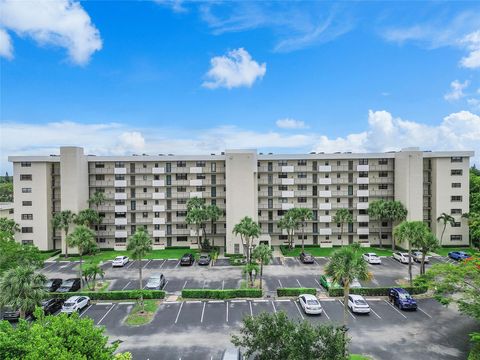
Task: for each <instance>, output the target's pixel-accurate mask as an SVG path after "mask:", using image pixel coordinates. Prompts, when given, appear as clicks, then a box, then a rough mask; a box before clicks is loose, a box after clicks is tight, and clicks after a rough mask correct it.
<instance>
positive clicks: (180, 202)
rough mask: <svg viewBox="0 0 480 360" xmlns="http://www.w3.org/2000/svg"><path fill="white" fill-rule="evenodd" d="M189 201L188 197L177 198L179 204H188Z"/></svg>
mask: <svg viewBox="0 0 480 360" xmlns="http://www.w3.org/2000/svg"><path fill="white" fill-rule="evenodd" d="M186 203H187V199H177V204H180V205H181V204H186Z"/></svg>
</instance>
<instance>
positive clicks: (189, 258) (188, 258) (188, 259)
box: [180, 254, 195, 265]
mask: <svg viewBox="0 0 480 360" xmlns="http://www.w3.org/2000/svg"><path fill="white" fill-rule="evenodd" d="M194 262H195V258H194V257H193V254H184V255H183V256H182V258H181V259H180V265H192V264H193V263H194Z"/></svg>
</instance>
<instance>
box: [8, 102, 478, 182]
mask: <svg viewBox="0 0 480 360" xmlns="http://www.w3.org/2000/svg"><path fill="white" fill-rule="evenodd" d="M19 139H21V140H19ZM478 139H480V116H479V115H476V114H474V113H472V112H469V111H460V112H456V113H452V114H450V115H448V116H446V117H445V118H444V119H443V120H442V121H441V122H440V123H438V124H433V125H426V124H423V123H419V122H415V121H409V120H404V119H401V118H395V117H394V116H393V115H392V114H391V113H390V112H388V111H384V110H382V111H372V110H370V111H369V113H368V123H367V124H366V127H365V130H364V131H360V132H358V133H351V134H346V135H345V136H339V137H336V138H332V137H328V136H325V135H324V134H321V133H315V132H312V131H304V132H303V133H299V134H288V133H287V134H286V133H282V132H275V131H267V132H258V131H253V130H248V129H242V128H240V127H237V126H221V127H217V128H210V129H203V130H198V131H196V132H195V133H191V132H186V131H185V129H179V128H177V129H172V128H159V127H157V128H132V127H129V126H127V125H121V124H117V123H108V124H82V123H76V122H72V121H63V122H52V123H47V124H28V123H15V122H3V123H2V131H1V133H0V144H1V148H0V154H1V158H0V164H1V170H0V173H4V172H5V171H6V170H8V171H11V164H8V162H7V156H9V155H49V154H57V153H58V148H59V146H65V145H70V146H82V147H84V148H85V151H86V152H87V153H89V154H96V155H128V154H133V153H137V154H141V153H147V154H150V155H154V154H169V153H172V154H210V153H217V154H219V153H220V152H221V151H225V149H235V148H236V149H239V148H244V149H245V148H257V149H259V151H275V152H282V153H286V152H287V153H289V152H290V153H292V152H304V153H306V152H310V151H316V152H325V153H331V152H336V151H342V152H344V151H352V152H384V151H394V150H400V149H401V148H404V147H410V146H418V147H420V148H421V149H424V150H474V151H475V153H476V157H475V158H474V161H475V162H476V164H477V165H480V141H479V140H478Z"/></svg>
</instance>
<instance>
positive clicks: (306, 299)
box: [298, 294, 323, 314]
mask: <svg viewBox="0 0 480 360" xmlns="http://www.w3.org/2000/svg"><path fill="white" fill-rule="evenodd" d="M298 301H299V302H300V306H301V307H302V309H303V311H305V314H321V313H322V311H323V309H322V305H321V304H320V301H318V299H317V298H316V297H315V296H313V295H310V294H302V295H300V296H299V297H298Z"/></svg>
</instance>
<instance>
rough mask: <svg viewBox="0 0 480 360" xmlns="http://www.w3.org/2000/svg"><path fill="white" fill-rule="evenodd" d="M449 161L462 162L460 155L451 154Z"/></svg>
mask: <svg viewBox="0 0 480 360" xmlns="http://www.w3.org/2000/svg"><path fill="white" fill-rule="evenodd" d="M450 162H452V163H459V162H463V158H462V157H461V156H452V157H451V158H450Z"/></svg>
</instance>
